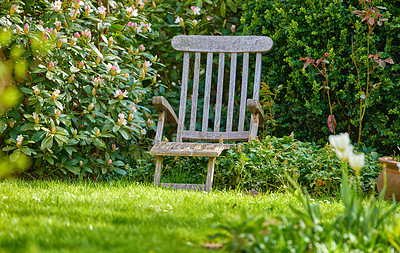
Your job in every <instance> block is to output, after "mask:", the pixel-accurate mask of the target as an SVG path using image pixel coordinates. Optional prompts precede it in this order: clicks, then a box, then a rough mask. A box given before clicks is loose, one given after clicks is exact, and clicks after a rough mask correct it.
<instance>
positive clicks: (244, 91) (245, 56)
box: [238, 53, 249, 132]
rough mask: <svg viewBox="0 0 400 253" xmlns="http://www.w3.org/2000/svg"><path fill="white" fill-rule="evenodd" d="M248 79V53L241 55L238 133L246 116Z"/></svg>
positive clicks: (242, 128)
mask: <svg viewBox="0 0 400 253" xmlns="http://www.w3.org/2000/svg"><path fill="white" fill-rule="evenodd" d="M248 79H249V53H244V54H243V70H242V88H241V93H240V113H239V127H238V131H239V132H241V131H243V130H244V119H245V115H246V107H247V105H246V100H247V82H248Z"/></svg>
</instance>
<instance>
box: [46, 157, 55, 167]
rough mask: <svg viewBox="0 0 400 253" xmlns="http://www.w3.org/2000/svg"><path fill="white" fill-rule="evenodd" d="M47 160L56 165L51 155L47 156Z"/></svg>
mask: <svg viewBox="0 0 400 253" xmlns="http://www.w3.org/2000/svg"><path fill="white" fill-rule="evenodd" d="M45 159H46V161H48V162H49V163H50V164H51V165H54V159H53V158H51V157H50V156H46V157H45Z"/></svg>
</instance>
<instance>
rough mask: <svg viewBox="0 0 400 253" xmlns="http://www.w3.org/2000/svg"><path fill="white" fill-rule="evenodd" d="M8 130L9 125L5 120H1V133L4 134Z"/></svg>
mask: <svg viewBox="0 0 400 253" xmlns="http://www.w3.org/2000/svg"><path fill="white" fill-rule="evenodd" d="M6 129H7V124H6V122H4V120H0V133H3V132H4V131H5V130H6Z"/></svg>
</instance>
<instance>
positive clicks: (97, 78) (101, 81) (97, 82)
mask: <svg viewBox="0 0 400 253" xmlns="http://www.w3.org/2000/svg"><path fill="white" fill-rule="evenodd" d="M93 82H94V87H95V88H97V87H98V86H99V85H100V84H102V83H103V79H101V78H100V76H98V77H96V78H95V79H94V80H93Z"/></svg>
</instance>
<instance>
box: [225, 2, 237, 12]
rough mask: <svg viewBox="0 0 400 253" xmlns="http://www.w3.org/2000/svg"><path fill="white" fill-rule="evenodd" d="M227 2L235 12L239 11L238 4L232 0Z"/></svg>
mask: <svg viewBox="0 0 400 253" xmlns="http://www.w3.org/2000/svg"><path fill="white" fill-rule="evenodd" d="M226 4H227V5H228V7H229V9H231V11H232V12H233V13H236V12H237V8H236V4H235V3H234V2H233V1H232V0H226Z"/></svg>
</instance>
